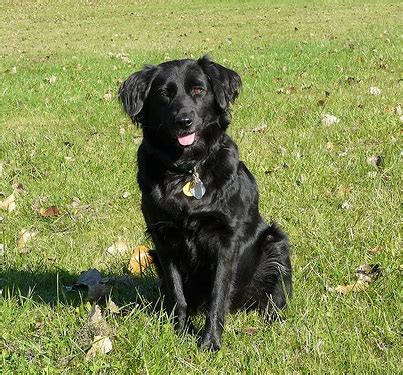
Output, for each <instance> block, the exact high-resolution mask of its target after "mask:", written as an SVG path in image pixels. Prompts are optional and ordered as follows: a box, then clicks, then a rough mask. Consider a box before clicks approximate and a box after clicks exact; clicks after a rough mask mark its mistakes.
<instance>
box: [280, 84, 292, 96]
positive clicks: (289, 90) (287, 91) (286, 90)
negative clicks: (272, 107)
mask: <svg viewBox="0 0 403 375" xmlns="http://www.w3.org/2000/svg"><path fill="white" fill-rule="evenodd" d="M295 91H296V88H295V86H288V87H280V88H279V89H277V90H276V93H277V94H287V95H291V94H293V93H294V92H295Z"/></svg>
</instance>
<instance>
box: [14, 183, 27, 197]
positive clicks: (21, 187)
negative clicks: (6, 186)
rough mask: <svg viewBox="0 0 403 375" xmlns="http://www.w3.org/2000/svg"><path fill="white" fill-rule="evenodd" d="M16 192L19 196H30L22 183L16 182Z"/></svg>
mask: <svg viewBox="0 0 403 375" xmlns="http://www.w3.org/2000/svg"><path fill="white" fill-rule="evenodd" d="M12 188H13V190H14V192H16V193H18V194H28V192H27V191H26V189H25V187H24V185H23V184H22V183H21V182H14V183H13V185H12Z"/></svg>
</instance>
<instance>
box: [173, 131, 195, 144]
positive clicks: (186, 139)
mask: <svg viewBox="0 0 403 375" xmlns="http://www.w3.org/2000/svg"><path fill="white" fill-rule="evenodd" d="M177 138H178V142H179V144H180V145H181V146H184V147H187V146H191V145H192V144H193V143H194V142H195V140H196V133H195V132H193V133H190V134H184V135H178V136H177Z"/></svg>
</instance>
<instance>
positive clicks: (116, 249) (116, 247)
mask: <svg viewBox="0 0 403 375" xmlns="http://www.w3.org/2000/svg"><path fill="white" fill-rule="evenodd" d="M128 249H129V246H128V245H127V244H126V243H125V242H124V241H121V240H119V241H116V242H115V243H114V244H112V245H111V246H109V247H108V248H107V249H106V252H107V253H108V254H109V255H122V254H124V253H125V252H126V251H127V250H128Z"/></svg>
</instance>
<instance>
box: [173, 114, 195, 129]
mask: <svg viewBox="0 0 403 375" xmlns="http://www.w3.org/2000/svg"><path fill="white" fill-rule="evenodd" d="M175 122H176V124H177V125H179V126H180V127H182V128H190V126H191V125H192V123H193V120H192V119H191V118H189V117H188V116H183V117H177V118H176V120H175Z"/></svg>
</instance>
